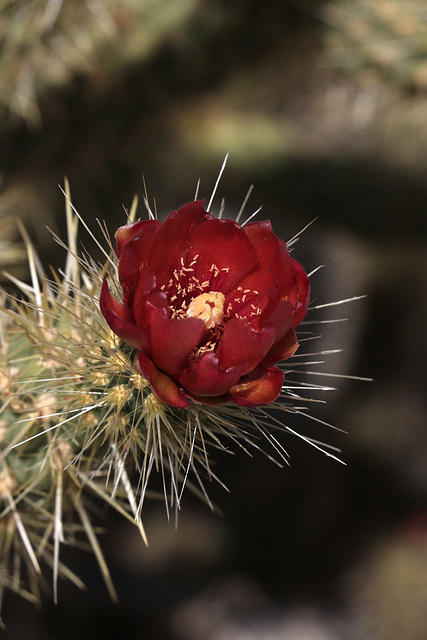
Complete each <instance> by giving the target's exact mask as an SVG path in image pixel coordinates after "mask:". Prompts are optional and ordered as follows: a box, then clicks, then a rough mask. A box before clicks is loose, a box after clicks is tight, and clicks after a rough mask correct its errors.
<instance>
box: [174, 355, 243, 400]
mask: <svg viewBox="0 0 427 640" xmlns="http://www.w3.org/2000/svg"><path fill="white" fill-rule="evenodd" d="M242 371H243V367H242V366H236V367H231V368H230V369H229V370H228V371H223V370H222V369H221V367H220V366H219V364H218V358H217V357H216V355H215V354H214V353H213V352H212V351H209V352H208V353H204V354H203V355H201V356H199V357H198V358H196V359H195V360H194V362H193V363H192V364H191V365H189V366H188V367H186V368H185V369H184V371H183V372H182V373H181V374H180V376H179V377H178V380H179V383H180V384H181V386H182V387H183V388H184V389H185V390H186V391H189V392H190V393H191V394H194V395H195V396H221V395H223V394H224V393H226V392H227V391H228V390H229V389H230V387H232V386H233V385H234V384H236V382H237V381H238V380H239V378H240V377H241V373H242Z"/></svg>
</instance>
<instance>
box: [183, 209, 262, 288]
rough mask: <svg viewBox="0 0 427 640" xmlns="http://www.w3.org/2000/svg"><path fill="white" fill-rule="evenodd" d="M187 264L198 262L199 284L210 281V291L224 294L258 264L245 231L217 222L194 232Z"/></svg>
mask: <svg viewBox="0 0 427 640" xmlns="http://www.w3.org/2000/svg"><path fill="white" fill-rule="evenodd" d="M196 256H197V259H196ZM187 260H188V262H189V263H190V262H192V261H193V260H196V264H195V267H194V269H195V277H196V278H197V279H198V280H199V282H205V281H210V287H209V289H210V291H222V293H224V294H227V293H228V292H229V291H230V290H231V289H232V288H233V287H234V286H236V285H237V284H238V283H239V282H240V280H241V279H242V278H243V277H244V276H245V275H246V274H247V273H248V272H249V271H250V270H251V269H253V268H254V267H255V266H256V264H257V260H256V254H255V250H254V248H253V246H252V243H251V242H250V240H249V239H248V238H247V237H246V234H245V232H244V230H243V229H242V227H240V226H239V225H238V224H237V223H236V222H234V220H218V219H216V218H212V219H210V220H206V221H204V222H201V223H200V224H199V225H197V226H196V227H194V228H193V229H192V231H191V234H190V237H189V238H188V258H187Z"/></svg>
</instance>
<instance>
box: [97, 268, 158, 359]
mask: <svg viewBox="0 0 427 640" xmlns="http://www.w3.org/2000/svg"><path fill="white" fill-rule="evenodd" d="M99 306H100V308H101V313H102V315H103V316H104V318H105V320H106V321H107V324H108V326H109V327H110V329H111V330H112V331H113V332H114V333H115V334H116V335H117V336H118V337H119V338H120V339H121V340H123V341H124V342H126V344H128V345H129V346H130V347H133V348H134V349H139V350H146V349H147V348H148V337H147V334H146V333H145V332H144V331H143V330H142V329H141V328H139V327H137V326H136V325H135V324H134V323H133V322H131V321H129V320H128V319H127V318H126V313H125V310H124V309H123V305H121V304H120V303H119V302H118V301H117V300H116V299H115V298H113V296H112V295H111V293H110V290H109V288H108V283H107V281H106V280H104V282H103V285H102V290H101V295H100V297H99Z"/></svg>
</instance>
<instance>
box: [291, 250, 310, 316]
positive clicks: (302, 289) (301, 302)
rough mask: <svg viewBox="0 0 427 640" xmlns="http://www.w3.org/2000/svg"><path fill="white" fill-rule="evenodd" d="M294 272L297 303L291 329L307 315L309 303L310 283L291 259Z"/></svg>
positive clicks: (301, 269) (296, 262)
mask: <svg viewBox="0 0 427 640" xmlns="http://www.w3.org/2000/svg"><path fill="white" fill-rule="evenodd" d="M292 264H293V267H294V271H295V277H296V283H297V287H298V301H297V304H296V314H295V319H294V323H293V325H292V326H293V327H297V326H298V325H299V324H300V322H301V320H302V319H303V318H304V316H305V314H306V313H307V309H308V303H309V302H310V282H309V280H308V276H307V274H306V272H305V269H304V268H303V267H302V266H301V265H300V263H299V262H298V261H297V260H294V259H292Z"/></svg>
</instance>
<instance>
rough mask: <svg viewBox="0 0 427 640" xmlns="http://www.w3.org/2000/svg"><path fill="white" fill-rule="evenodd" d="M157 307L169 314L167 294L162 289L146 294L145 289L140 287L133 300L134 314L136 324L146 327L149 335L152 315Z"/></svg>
mask: <svg viewBox="0 0 427 640" xmlns="http://www.w3.org/2000/svg"><path fill="white" fill-rule="evenodd" d="M157 309H160V310H161V311H163V312H164V313H166V315H167V316H169V313H170V310H169V305H168V299H167V297H166V294H165V293H163V292H162V291H154V292H153V293H150V294H148V295H145V292H144V289H143V288H139V287H138V289H137V291H136V294H135V298H134V301H133V315H134V318H135V324H137V325H138V327H141V328H142V329H144V331H145V332H146V334H147V335H150V331H151V324H152V322H151V316H152V314H153V313H154V312H155V311H156V310H157Z"/></svg>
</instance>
